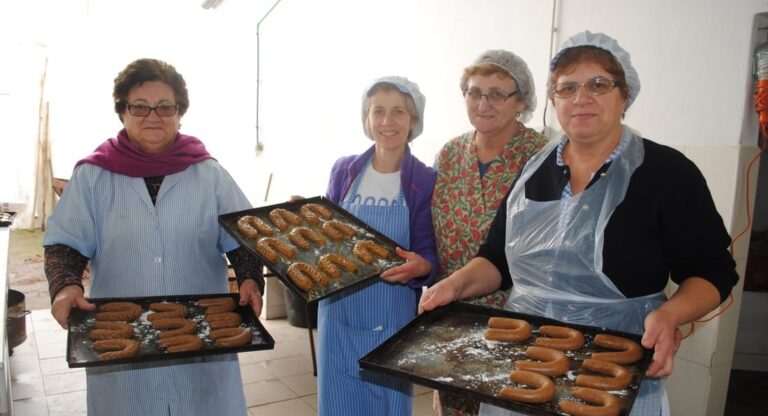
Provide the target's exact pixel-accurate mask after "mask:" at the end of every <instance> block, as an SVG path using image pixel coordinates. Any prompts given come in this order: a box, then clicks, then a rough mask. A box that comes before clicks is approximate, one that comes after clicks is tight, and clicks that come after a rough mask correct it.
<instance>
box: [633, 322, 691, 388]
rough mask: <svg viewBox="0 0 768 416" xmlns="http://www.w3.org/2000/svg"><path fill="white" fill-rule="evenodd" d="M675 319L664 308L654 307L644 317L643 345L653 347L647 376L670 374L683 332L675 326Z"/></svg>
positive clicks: (665, 375)
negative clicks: (653, 309) (654, 308)
mask: <svg viewBox="0 0 768 416" xmlns="http://www.w3.org/2000/svg"><path fill="white" fill-rule="evenodd" d="M675 322H676V321H675V319H674V318H673V317H672V316H669V314H667V313H666V312H665V311H664V310H661V309H656V310H655V311H653V312H651V313H649V314H648V316H647V317H646V318H645V332H644V333H643V338H642V341H641V342H642V344H643V347H645V348H649V349H653V358H652V360H651V364H650V365H649V366H648V370H647V371H646V373H645V374H646V375H647V376H648V377H667V376H669V375H670V374H672V369H673V368H674V365H675V354H676V353H677V349H678V348H680V342H681V341H682V340H683V334H682V333H681V332H680V330H679V329H678V328H677V324H676V323H675Z"/></svg>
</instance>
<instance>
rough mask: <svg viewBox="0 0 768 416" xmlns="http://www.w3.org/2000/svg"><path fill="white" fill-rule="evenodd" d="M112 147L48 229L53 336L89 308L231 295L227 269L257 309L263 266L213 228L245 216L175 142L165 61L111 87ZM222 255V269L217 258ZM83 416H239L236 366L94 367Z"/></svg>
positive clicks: (232, 188)
mask: <svg viewBox="0 0 768 416" xmlns="http://www.w3.org/2000/svg"><path fill="white" fill-rule="evenodd" d="M113 97H114V105H115V112H116V113H117V115H118V116H119V118H120V121H121V122H122V123H123V125H124V127H125V128H124V129H122V130H121V131H120V132H118V134H117V137H115V138H111V139H108V140H107V141H105V142H104V143H102V144H101V145H100V146H99V147H98V148H96V150H95V151H94V152H93V154H91V155H89V156H88V157H86V158H85V159H82V160H80V161H79V162H78V163H77V165H76V167H75V170H74V172H73V173H72V177H71V179H70V181H69V184H68V185H67V188H66V189H65V191H64V193H63V194H62V197H61V200H60V201H59V203H58V205H57V206H56V209H55V210H54V212H53V214H52V215H51V217H50V219H49V221H48V229H47V230H46V235H45V240H44V242H43V245H44V246H45V270H46V275H47V277H48V281H49V290H50V294H51V299H52V306H51V313H52V314H53V316H54V317H55V318H56V320H57V321H58V322H59V324H60V325H61V326H62V327H66V326H67V320H68V317H69V314H70V312H71V310H72V308H78V309H83V310H88V311H91V310H93V309H94V308H95V305H93V304H92V303H89V302H88V301H87V300H86V298H85V296H84V287H83V284H82V275H83V270H84V269H85V266H86V263H88V262H90V277H91V280H90V284H89V296H90V297H93V298H118V297H145V296H176V295H197V294H200V295H202V294H211V293H224V292H227V291H228V280H227V258H228V259H229V261H230V263H231V264H232V266H233V268H234V270H235V274H236V275H237V277H238V283H239V287H240V303H241V305H246V304H250V305H251V307H252V308H253V311H254V313H255V314H256V316H258V315H259V313H260V311H261V307H262V297H261V288H263V285H264V283H263V277H262V276H261V265H260V264H259V262H258V261H257V260H255V259H254V258H253V257H251V256H250V255H249V254H248V253H246V252H245V251H244V249H242V248H240V247H239V245H238V243H237V242H236V241H235V240H234V239H233V238H232V237H231V236H229V235H228V234H227V232H226V231H224V230H223V229H222V228H221V227H220V226H219V224H218V216H219V215H220V214H224V213H227V212H232V211H238V210H243V209H248V208H250V207H251V205H250V203H249V202H248V200H247V199H246V197H245V195H244V194H243V192H242V191H241V190H240V188H239V187H238V186H237V184H236V183H235V181H234V180H233V179H232V177H230V175H229V173H227V171H226V170H225V169H224V168H223V167H221V165H219V164H218V162H216V160H215V159H213V158H212V157H211V155H210V154H208V152H207V151H206V150H205V146H204V145H203V143H202V142H201V141H200V140H198V139H196V138H194V137H192V136H187V135H184V134H180V133H179V127H180V125H181V124H180V122H181V118H182V116H183V115H184V114H185V112H186V111H187V108H189V97H188V93H187V87H186V83H185V81H184V78H183V77H182V76H181V74H179V73H178V72H176V69H175V68H174V67H173V66H171V65H169V64H167V63H165V62H162V61H158V60H154V59H139V60H137V61H134V62H132V63H131V64H129V65H128V66H127V67H126V68H125V69H124V70H123V71H122V72H120V74H118V76H117V78H116V79H115V84H114V91H113ZM225 256H226V258H225ZM86 375H87V388H88V390H87V391H88V414H92V415H125V416H135V415H156V416H160V415H162V416H169V415H171V416H175V415H185V416H188V415H212V414H225V415H245V414H247V410H246V406H245V398H244V396H243V389H242V382H241V378H240V370H239V365H238V361H237V356H236V355H234V354H231V355H214V356H205V357H199V358H186V359H179V360H174V361H172V362H168V361H162V362H160V363H158V364H155V363H139V364H125V365H119V366H101V367H91V368H88V369H87V371H86Z"/></svg>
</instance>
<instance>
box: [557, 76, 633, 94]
mask: <svg viewBox="0 0 768 416" xmlns="http://www.w3.org/2000/svg"><path fill="white" fill-rule="evenodd" d="M618 86H620V83H618V82H616V81H614V80H611V79H607V78H603V77H596V78H592V79H589V80H586V81H584V82H583V83H581V84H579V83H578V82H575V81H566V82H558V83H557V84H555V85H553V86H552V95H554V96H555V97H557V98H571V97H573V96H574V95H576V94H577V93H578V92H579V89H580V88H581V87H584V90H585V91H586V92H587V94H588V95H591V96H596V95H603V94H608V93H609V92H611V90H612V89H614V88H616V87H618Z"/></svg>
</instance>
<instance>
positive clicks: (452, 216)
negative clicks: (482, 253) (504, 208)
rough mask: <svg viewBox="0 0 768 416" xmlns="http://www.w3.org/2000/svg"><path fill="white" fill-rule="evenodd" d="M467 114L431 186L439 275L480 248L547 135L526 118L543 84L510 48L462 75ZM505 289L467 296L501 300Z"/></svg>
mask: <svg viewBox="0 0 768 416" xmlns="http://www.w3.org/2000/svg"><path fill="white" fill-rule="evenodd" d="M461 91H462V94H463V95H464V99H465V103H466V106H467V116H468V117H469V121H470V123H472V126H473V127H474V130H472V131H469V132H467V133H464V134H462V135H461V136H459V137H456V138H454V139H452V140H451V141H449V142H448V143H446V144H445V145H444V146H443V148H442V149H441V150H440V153H438V156H437V159H436V161H435V168H436V169H437V182H435V192H434V193H433V194H432V222H433V223H434V226H435V241H436V244H437V257H438V259H439V260H440V274H439V275H438V277H437V278H438V280H442V279H443V278H445V277H447V276H449V275H450V274H451V273H453V272H454V271H456V270H457V269H458V268H460V267H461V266H463V265H465V264H467V262H468V261H469V260H470V259H472V257H473V256H474V255H475V254H477V249H478V248H479V247H480V244H482V242H483V241H485V236H486V234H487V233H488V229H489V228H490V226H491V222H492V221H493V217H494V216H495V215H496V210H497V209H498V208H499V205H501V202H502V200H503V199H504V196H505V195H506V194H507V192H509V189H510V187H511V186H512V182H514V180H515V178H517V174H518V173H519V172H520V168H521V167H522V166H523V165H524V164H525V162H526V161H527V160H528V158H530V157H531V156H533V154H534V153H536V152H537V151H539V149H541V147H542V146H544V144H545V143H546V142H547V140H546V138H545V137H544V136H542V135H541V134H539V133H537V132H536V131H535V130H533V129H529V128H527V127H525V125H523V123H524V122H526V121H528V120H530V118H531V114H532V113H533V111H534V110H535V109H536V89H535V88H534V85H533V77H532V76H531V71H530V70H528V65H527V64H526V63H525V61H523V60H522V59H521V58H520V57H518V56H517V55H515V54H513V53H512V52H508V51H505V50H490V51H486V52H484V53H483V54H481V55H480V56H479V57H478V58H477V59H476V60H475V61H474V62H473V63H472V65H470V66H469V67H467V68H465V69H464V74H463V75H462V77H461ZM507 293H508V291H506V290H497V291H495V292H493V293H491V294H489V295H485V296H480V297H477V298H472V299H467V301H468V302H471V303H476V304H479V305H484V306H491V307H495V308H501V307H503V306H504V302H506V300H507ZM436 393H439V396H438V395H437V394H436V395H435V401H434V407H435V410H436V411H437V412H438V414H441V415H443V416H470V415H477V412H478V409H479V406H480V403H479V402H477V401H475V400H472V399H470V398H468V397H466V396H462V395H458V394H450V393H448V392H443V391H441V392H436Z"/></svg>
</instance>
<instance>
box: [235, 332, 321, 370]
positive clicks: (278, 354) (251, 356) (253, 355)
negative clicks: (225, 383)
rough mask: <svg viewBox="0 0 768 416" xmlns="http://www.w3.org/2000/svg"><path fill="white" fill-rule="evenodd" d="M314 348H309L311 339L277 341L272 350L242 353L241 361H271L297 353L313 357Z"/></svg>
mask: <svg viewBox="0 0 768 416" xmlns="http://www.w3.org/2000/svg"><path fill="white" fill-rule="evenodd" d="M311 353H312V350H311V349H310V348H309V341H308V340H306V339H305V340H302V339H299V338H297V339H294V340H293V341H287V342H276V343H275V348H274V349H271V350H261V351H249V352H247V353H241V354H240V363H241V364H242V363H244V362H257V361H269V360H274V359H276V358H285V357H292V356H295V355H306V356H308V357H311Z"/></svg>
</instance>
